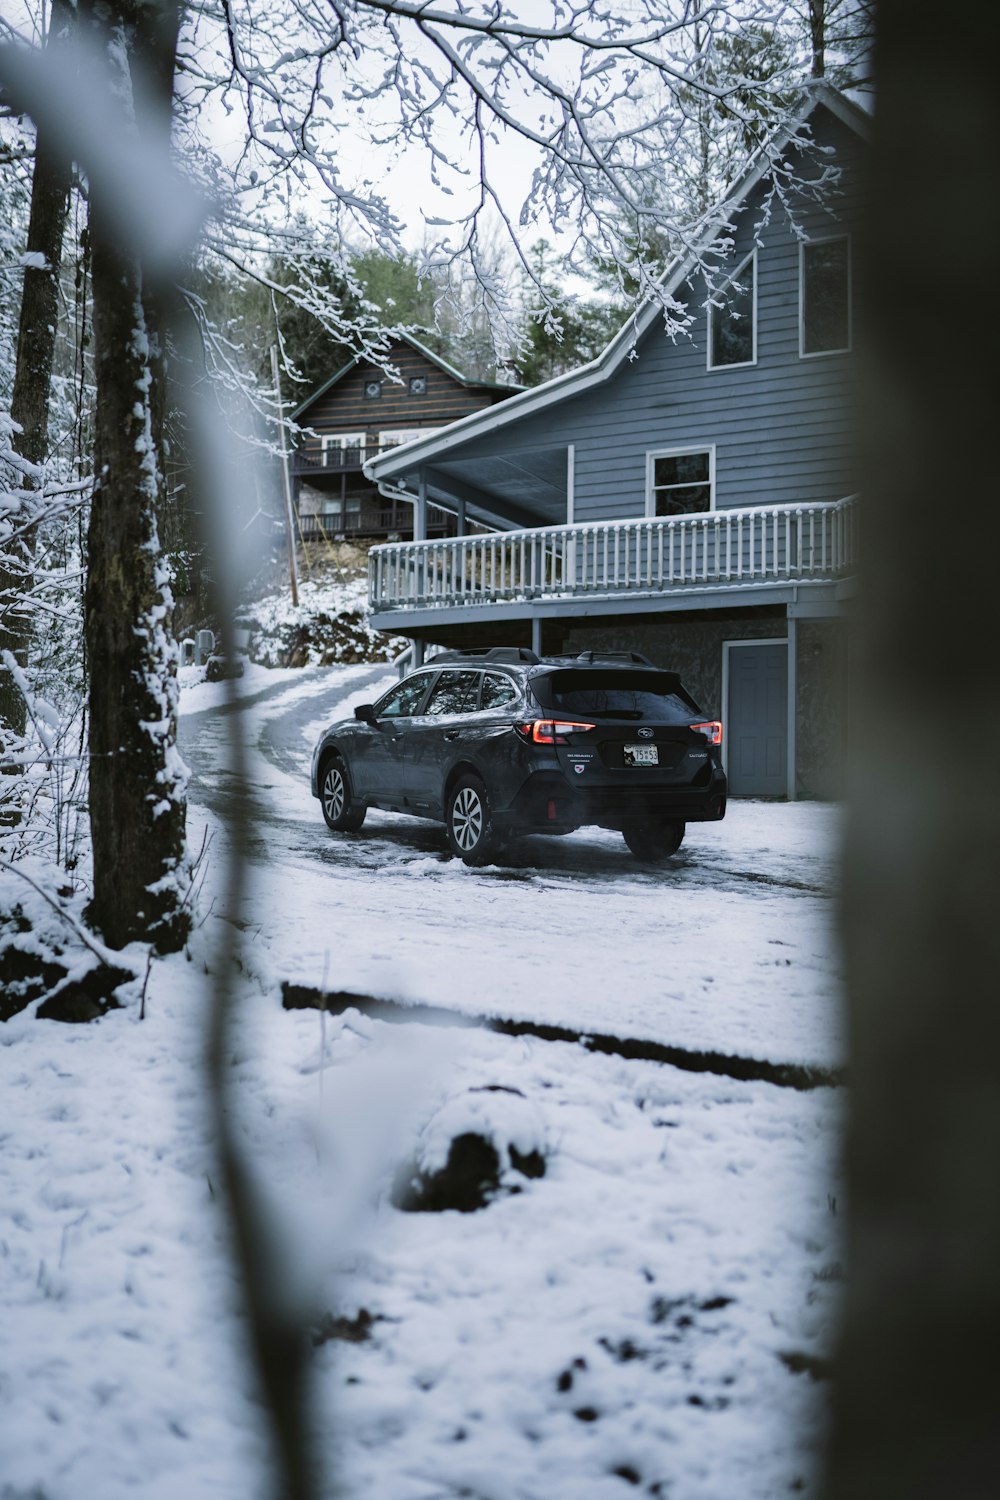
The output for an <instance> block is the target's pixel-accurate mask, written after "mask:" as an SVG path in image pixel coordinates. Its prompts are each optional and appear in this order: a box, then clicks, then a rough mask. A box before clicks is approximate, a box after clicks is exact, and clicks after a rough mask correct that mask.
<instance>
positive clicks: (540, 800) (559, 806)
mask: <svg viewBox="0 0 1000 1500" xmlns="http://www.w3.org/2000/svg"><path fill="white" fill-rule="evenodd" d="M727 795H728V787H727V783H726V778H725V775H724V774H723V772H722V771H721V770H716V771H715V774H714V775H712V776H711V778H710V779H707V781H706V785H704V786H699V787H692V786H686V787H636V788H632V787H614V786H590V787H580V788H579V789H578V788H576V787H574V786H570V785H568V784H567V782H566V778H565V777H564V776H561V775H559V774H558V773H554V772H550V771H539V772H536V773H535V774H534V775H533V776H530V777H529V778H528V780H527V781H526V782H525V783H524V785H523V786H522V787H521V789H520V791H519V792H518V794H517V796H516V797H515V798H514V800H513V802H512V803H511V805H510V807H509V808H505V809H503V810H502V812H501V814H500V816H501V817H502V820H503V822H505V823H508V824H509V825H510V826H511V827H512V828H514V829H518V830H522V831H525V830H533V831H544V830H548V831H549V832H552V833H556V832H565V831H567V830H569V829H572V828H582V827H585V826H586V825H588V824H596V825H597V826H598V827H601V828H623V827H624V826H625V824H626V823H637V822H640V823H641V822H644V821H646V820H647V819H650V818H677V819H679V820H680V821H681V822H683V823H707V822H717V821H718V820H719V819H720V818H724V817H725V815H726V797H727Z"/></svg>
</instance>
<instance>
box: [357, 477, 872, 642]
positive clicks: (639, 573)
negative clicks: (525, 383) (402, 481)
mask: <svg viewBox="0 0 1000 1500" xmlns="http://www.w3.org/2000/svg"><path fill="white" fill-rule="evenodd" d="M857 534H858V506H857V500H856V498H855V497H853V496H852V497H850V498H848V499H846V500H840V501H837V502H836V503H834V504H827V505H772V506H754V507H752V508H747V509H740V510H715V511H707V512H704V513H699V514H694V515H683V516H670V517H657V518H643V519H641V520H632V521H597V522H590V523H588V524H584V525H578V526H542V527H537V528H533V529H531V530H527V531H505V532H493V533H490V534H488V535H485V536H466V537H456V538H452V539H450V540H445V541H434V540H428V541H422V542H398V543H390V544H389V545H385V546H378V547H373V548H372V550H371V552H370V553H369V558H368V586H369V603H370V607H371V611H372V614H373V616H376V617H378V616H393V617H394V620H393V627H392V628H396V629H403V628H404V621H403V620H402V619H400V618H399V616H400V615H401V614H403V615H406V616H408V617H409V618H410V619H411V620H413V619H414V617H415V616H416V615H419V616H421V619H422V621H423V620H424V619H427V618H431V617H435V616H436V617H438V618H443V617H444V616H449V617H451V618H455V617H456V615H459V614H460V615H464V616H465V617H466V618H469V617H470V616H474V615H476V614H477V613H478V614H479V615H480V617H481V618H485V616H486V615H487V614H492V613H494V610H495V607H496V606H497V605H503V606H506V609H505V610H504V613H509V614H518V615H524V616H530V615H531V614H534V613H543V612H544V613H560V614H564V613H572V612H574V609H575V608H580V607H581V606H583V605H584V604H596V603H600V602H606V603H607V613H614V612H616V611H619V610H623V609H624V610H629V609H635V608H646V609H649V608H655V607H659V608H663V607H664V606H665V604H666V602H667V601H668V600H673V601H674V607H681V603H682V601H683V600H690V599H691V596H697V595H704V594H706V593H713V594H714V593H716V592H718V591H725V592H727V593H730V592H731V593H732V594H734V595H735V594H736V593H737V592H738V591H747V592H748V593H750V594H752V595H753V602H756V601H757V600H760V602H763V600H764V596H765V595H767V596H768V598H769V599H770V598H771V597H774V598H779V597H784V596H785V595H787V593H788V589H789V586H790V585H795V584H799V583H804V584H824V583H826V584H835V583H837V582H838V581H840V580H842V579H844V578H846V577H847V576H849V575H850V574H851V573H853V572H854V570H855V566H856V562H857V540H858V539H857ZM748 602H749V601H748ZM414 623H416V622H415V620H414Z"/></svg>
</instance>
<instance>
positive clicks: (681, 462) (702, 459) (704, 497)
mask: <svg viewBox="0 0 1000 1500" xmlns="http://www.w3.org/2000/svg"><path fill="white" fill-rule="evenodd" d="M714 483H715V450H714V449H713V448H697V449H691V450H688V449H685V450H684V451H683V452H677V451H673V450H667V451H662V450H661V451H660V452H654V453H649V454H647V455H646V514H647V516H686V515H691V514H692V513H693V512H696V511H701V510H711V509H712V489H713V485H714Z"/></svg>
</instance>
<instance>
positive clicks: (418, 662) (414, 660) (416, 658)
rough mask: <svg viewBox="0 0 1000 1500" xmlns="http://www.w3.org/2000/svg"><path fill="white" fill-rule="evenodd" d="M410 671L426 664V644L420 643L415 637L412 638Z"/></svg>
mask: <svg viewBox="0 0 1000 1500" xmlns="http://www.w3.org/2000/svg"><path fill="white" fill-rule="evenodd" d="M410 653H411V654H410V671H411V672H412V671H413V670H414V668H416V667H422V666H423V664H424V643H423V641H418V640H417V639H416V637H415V636H411V637H410Z"/></svg>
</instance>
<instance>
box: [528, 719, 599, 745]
mask: <svg viewBox="0 0 1000 1500" xmlns="http://www.w3.org/2000/svg"><path fill="white" fill-rule="evenodd" d="M514 728H515V729H516V730H517V732H518V734H519V735H520V736H521V738H522V739H525V740H532V741H533V742H534V744H536V745H565V744H566V743H567V740H566V736H567V735H568V734H585V733H586V731H587V730H588V729H596V728H597V725H596V724H580V723H577V721H576V720H575V719H532V720H531V721H530V722H529V723H527V724H515V725H514Z"/></svg>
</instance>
